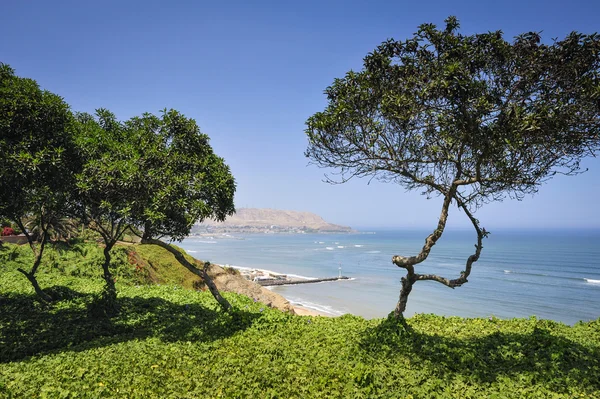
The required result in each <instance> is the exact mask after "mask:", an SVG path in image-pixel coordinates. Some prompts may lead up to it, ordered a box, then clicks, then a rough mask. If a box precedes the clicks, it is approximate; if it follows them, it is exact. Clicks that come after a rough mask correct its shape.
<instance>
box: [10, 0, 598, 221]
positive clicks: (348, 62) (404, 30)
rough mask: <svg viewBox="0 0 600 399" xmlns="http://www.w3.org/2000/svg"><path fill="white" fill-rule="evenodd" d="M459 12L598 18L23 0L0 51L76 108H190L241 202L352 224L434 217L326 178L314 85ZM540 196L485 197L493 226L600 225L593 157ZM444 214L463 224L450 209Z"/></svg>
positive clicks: (384, 193) (563, 21)
mask: <svg viewBox="0 0 600 399" xmlns="http://www.w3.org/2000/svg"><path fill="white" fill-rule="evenodd" d="M448 15H456V16H457V17H458V18H459V20H460V22H461V26H462V29H461V31H462V32H463V33H465V34H471V33H478V32H483V31H489V30H498V29H500V30H503V31H504V32H505V34H506V37H507V38H512V37H514V36H515V35H517V34H519V33H522V32H526V31H542V32H543V38H544V40H545V41H550V40H551V38H554V37H558V38H562V37H564V36H565V35H566V34H567V33H569V32H570V31H573V30H577V31H580V32H584V33H592V32H596V31H599V30H600V22H599V21H600V20H599V19H598V17H599V16H600V2H599V1H597V0H588V1H568V2H567V1H565V0H561V1H556V0H550V1H538V0H535V1H486V0H479V1H453V2H452V1H412V2H409V1H398V0H396V1H376V0H369V1H334V0H320V1H312V0H302V1H285V0H279V1H260V0H255V1H210V2H209V1H171V2H167V1H152V0H145V1H126V0H121V1H108V0H105V1H80V0H77V1H60V0H57V1H45V0H43V1H25V0H21V1H19V0H2V1H1V4H0V38H1V40H0V61H2V62H4V63H7V64H9V65H11V66H12V67H13V68H14V69H16V72H17V74H18V75H19V76H24V77H31V78H34V79H36V80H37V81H38V83H39V84H40V85H41V86H42V87H43V88H45V89H48V90H50V91H53V92H55V93H57V94H59V95H61V96H63V97H64V98H65V100H66V101H67V102H68V103H69V104H70V105H71V107H72V108H73V109H74V110H76V111H87V112H93V110H94V109H96V108H99V107H105V108H108V109H110V110H111V111H113V112H114V113H115V114H117V116H118V117H119V118H121V119H127V118H129V117H132V116H135V115H139V114H141V113H142V112H153V113H157V112H158V111H159V110H161V109H163V108H175V109H177V110H179V111H181V112H183V113H184V114H185V115H187V116H189V117H193V118H194V119H196V121H197V122H198V124H199V125H200V127H201V129H202V131H203V132H205V133H207V134H208V135H209V136H210V137H211V143H212V145H213V148H214V149H215V151H216V153H217V154H219V155H220V156H222V157H224V158H225V160H226V161H227V163H228V164H229V165H230V166H231V169H232V172H233V174H234V176H235V178H236V180H237V184H238V190H237V194H236V206H237V207H238V208H239V207H270V208H276V209H290V210H303V211H311V212H315V213H318V214H320V215H321V216H323V217H324V218H325V219H326V220H328V221H330V222H334V223H339V224H346V225H351V226H353V227H389V228H393V227H402V228H405V227H414V228H421V227H433V226H434V224H435V222H436V220H437V217H438V214H439V208H440V206H441V203H440V201H439V199H432V200H429V201H428V200H426V199H425V197H422V196H420V195H419V194H418V193H406V192H405V191H404V189H403V188H401V187H399V186H395V185H391V184H381V183H375V182H372V183H371V184H370V185H367V180H356V181H352V182H350V183H347V184H344V185H336V186H330V185H328V184H326V183H323V182H322V181H321V180H322V177H323V170H320V169H318V168H316V167H315V166H307V159H306V158H304V155H303V154H304V150H305V148H306V143H307V141H306V138H305V135H304V122H305V120H306V119H307V118H308V117H309V116H310V115H312V114H313V113H315V112H317V111H320V110H322V109H323V108H324V107H325V105H326V99H325V96H324V95H323V90H324V89H325V88H326V87H327V86H328V85H329V84H331V83H332V81H333V79H334V78H336V77H342V76H343V75H344V74H345V73H346V72H347V71H348V70H350V69H360V68H361V66H362V58H363V57H364V56H365V55H366V54H367V53H369V52H370V51H372V50H373V49H374V48H375V47H376V46H377V45H378V44H379V43H381V42H382V41H384V40H386V39H387V38H395V39H398V40H403V39H405V38H407V37H409V36H411V35H412V33H413V32H415V31H416V29H417V26H418V25H419V24H421V23H424V22H433V23H435V24H438V26H441V25H443V20H444V19H445V18H446V17H447V16H448ZM585 166H586V167H589V169H590V171H589V172H588V173H586V174H583V175H580V176H577V177H570V178H566V177H558V178H555V179H554V180H552V181H550V183H548V184H547V185H544V186H543V187H542V188H541V190H540V192H539V193H538V194H537V195H536V196H534V197H528V198H526V199H525V200H524V201H522V202H517V201H511V200H505V201H504V202H502V203H496V204H490V205H487V206H485V207H484V208H482V209H480V210H479V211H478V212H477V216H478V217H479V219H480V220H481V222H482V224H483V226H485V227H486V228H487V229H488V230H491V231H493V230H494V229H495V228H511V227H515V228H521V227H525V228H544V227H566V228H568V227H594V228H598V227H600V213H599V212H597V208H598V202H599V201H598V200H599V198H600V184H599V183H600V159H591V160H589V161H586V162H585ZM449 225H450V226H452V227H458V228H460V227H465V226H468V222H467V220H466V217H465V216H464V215H462V214H460V213H459V212H457V211H455V212H452V213H451V215H450V221H449Z"/></svg>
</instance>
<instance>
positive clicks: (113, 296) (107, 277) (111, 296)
mask: <svg viewBox="0 0 600 399" xmlns="http://www.w3.org/2000/svg"><path fill="white" fill-rule="evenodd" d="M114 245H115V242H109V243H106V246H105V247H104V263H103V264H102V270H103V272H104V273H103V276H102V277H103V278H104V282H105V284H106V285H105V287H104V293H103V297H104V300H105V301H106V302H107V304H109V305H110V307H114V306H115V305H116V302H117V289H116V288H115V279H114V278H113V276H112V273H111V272H110V261H111V256H110V251H111V250H112V248H113V246H114Z"/></svg>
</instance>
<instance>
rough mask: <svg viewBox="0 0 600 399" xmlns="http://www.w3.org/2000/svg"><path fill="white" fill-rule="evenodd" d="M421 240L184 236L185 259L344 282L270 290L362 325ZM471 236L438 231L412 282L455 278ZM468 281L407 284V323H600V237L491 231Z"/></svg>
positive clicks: (413, 235) (389, 305) (375, 234)
mask: <svg viewBox="0 0 600 399" xmlns="http://www.w3.org/2000/svg"><path fill="white" fill-rule="evenodd" d="M427 235H428V232H426V231H369V232H361V233H356V234H218V235H214V236H212V237H206V236H205V237H190V238H187V239H185V240H184V241H183V242H182V243H181V244H180V245H181V246H182V247H183V248H184V249H185V250H186V251H188V252H189V253H190V255H192V256H194V257H196V258H198V259H202V260H209V261H211V262H213V263H217V264H221V265H227V264H228V265H232V266H241V267H249V268H259V269H267V270H271V271H274V272H278V273H283V274H294V275H298V276H305V277H335V276H338V274H339V273H340V269H341V274H342V275H344V276H347V277H350V278H351V280H340V281H335V282H323V283H315V284H303V285H294V286H279V287H273V288H271V289H272V290H273V291H274V292H277V293H279V294H281V295H282V296H284V297H285V298H287V299H288V300H290V302H292V303H294V304H300V305H303V306H305V307H308V308H313V309H315V310H319V311H321V312H325V313H328V314H331V315H341V314H345V313H352V314H355V315H360V316H363V317H366V318H374V317H385V316H387V315H388V314H389V313H390V312H391V311H393V309H394V307H395V305H396V302H397V300H398V295H399V292H400V279H401V277H402V276H403V275H404V274H405V270H404V269H400V268H398V267H396V266H395V265H393V264H392V262H391V259H392V256H393V255H402V256H411V255H416V254H417V253H418V252H419V251H420V249H421V247H422V246H423V243H424V240H425V238H426V237H427ZM475 243H476V236H475V234H474V232H471V231H446V232H445V233H444V235H443V236H442V238H441V239H440V240H439V241H438V243H437V244H436V245H435V246H434V247H433V249H432V251H431V253H430V255H429V257H428V259H427V260H426V261H425V262H423V263H421V264H419V265H417V266H416V271H417V272H418V273H436V274H440V275H442V276H444V277H448V278H456V277H458V276H459V274H460V272H461V271H462V270H464V268H465V263H466V260H467V258H468V256H469V255H471V254H472V253H473V252H474V250H475V248H474V245H475ZM483 245H484V248H483V251H482V254H481V257H480V259H479V261H478V262H476V263H475V264H474V265H473V270H472V272H471V276H470V277H469V282H468V283H466V284H465V285H463V286H462V287H458V288H456V289H450V288H448V287H446V286H444V285H442V284H440V283H437V282H433V281H419V282H417V283H415V285H414V287H413V291H412V293H411V295H410V297H409V301H408V307H407V310H406V313H405V314H406V315H407V316H410V315H413V314H415V313H435V314H439V315H447V316H451V315H456V316H463V317H489V316H495V317H501V318H512V317H530V316H533V315H535V316H537V317H539V318H545V319H552V320H557V321H561V322H564V323H568V324H573V323H576V322H577V321H579V320H584V321H587V320H592V319H597V318H598V317H600V230H562V231H509V230H505V231H495V232H493V233H492V234H491V235H490V236H489V238H487V239H485V240H484V242H483Z"/></svg>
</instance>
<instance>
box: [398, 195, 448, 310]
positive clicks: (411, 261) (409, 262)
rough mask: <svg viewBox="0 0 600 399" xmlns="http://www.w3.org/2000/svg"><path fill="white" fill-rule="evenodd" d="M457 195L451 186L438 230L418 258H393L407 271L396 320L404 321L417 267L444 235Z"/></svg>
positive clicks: (446, 196)
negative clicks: (451, 205) (454, 198)
mask: <svg viewBox="0 0 600 399" xmlns="http://www.w3.org/2000/svg"><path fill="white" fill-rule="evenodd" d="M455 193H456V186H454V185H453V186H451V187H450V190H448V192H447V193H446V194H445V196H444V202H443V204H442V211H441V214H440V218H439V220H438V225H437V228H436V229H435V230H434V231H433V233H431V234H430V235H429V236H427V238H426V239H425V244H424V245H423V248H421V252H419V254H418V255H416V256H411V257H404V256H399V255H395V256H394V257H392V263H394V264H395V265H396V266H398V267H402V268H404V269H406V276H405V277H402V288H401V290H400V297H399V298H398V303H397V304H396V308H395V309H394V316H395V317H396V319H401V320H403V319H404V316H403V315H404V311H405V310H406V304H407V303H408V296H409V295H410V293H411V291H412V287H413V284H414V283H415V282H416V281H417V280H418V276H419V275H418V274H416V273H415V267H414V266H415V265H416V264H418V263H421V262H423V261H424V260H425V259H427V257H428V256H429V252H431V248H433V246H434V245H435V244H436V242H437V241H438V240H439V239H440V237H441V236H442V234H443V233H444V228H445V227H446V221H447V220H448V210H449V208H450V204H451V203H452V198H453V197H454V195H455Z"/></svg>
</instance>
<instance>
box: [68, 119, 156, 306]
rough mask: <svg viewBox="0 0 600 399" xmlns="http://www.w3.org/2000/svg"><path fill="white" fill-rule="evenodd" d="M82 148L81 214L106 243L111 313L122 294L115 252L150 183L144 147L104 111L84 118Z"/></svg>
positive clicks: (80, 123)
mask: <svg viewBox="0 0 600 399" xmlns="http://www.w3.org/2000/svg"><path fill="white" fill-rule="evenodd" d="M77 121H78V134H77V144H78V147H79V152H80V156H81V159H82V163H83V166H82V169H81V171H80V172H79V173H78V174H77V175H76V181H77V200H78V205H79V206H78V208H77V213H78V216H79V218H80V219H81V220H82V221H83V222H84V224H87V225H88V226H89V228H91V229H92V230H94V231H96V232H98V233H99V234H100V236H101V237H102V240H103V241H104V262H103V264H102V270H103V278H104V281H105V283H106V285H105V290H104V294H103V295H104V300H105V304H106V305H107V309H106V310H107V311H109V313H110V312H112V311H114V310H116V297H117V291H116V288H115V280H114V278H113V276H112V273H111V271H110V262H111V250H112V248H113V247H114V246H115V244H116V243H117V241H119V240H120V239H121V237H122V236H123V233H124V232H125V231H126V230H127V229H128V228H129V226H130V224H131V222H132V220H133V219H132V214H133V213H134V212H135V211H136V210H135V208H136V206H139V202H138V201H137V196H138V194H139V192H140V189H141V187H142V182H143V181H144V179H146V178H147V176H146V171H145V170H144V168H143V165H142V161H141V157H142V148H141V146H140V143H139V142H138V141H137V139H136V137H134V136H132V134H131V132H130V131H128V130H127V128H126V126H125V125H123V124H122V123H120V122H119V121H117V119H116V117H115V115H114V114H112V113H111V112H110V111H108V110H106V109H99V110H97V112H96V118H94V117H93V116H91V115H89V114H78V115H77Z"/></svg>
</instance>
